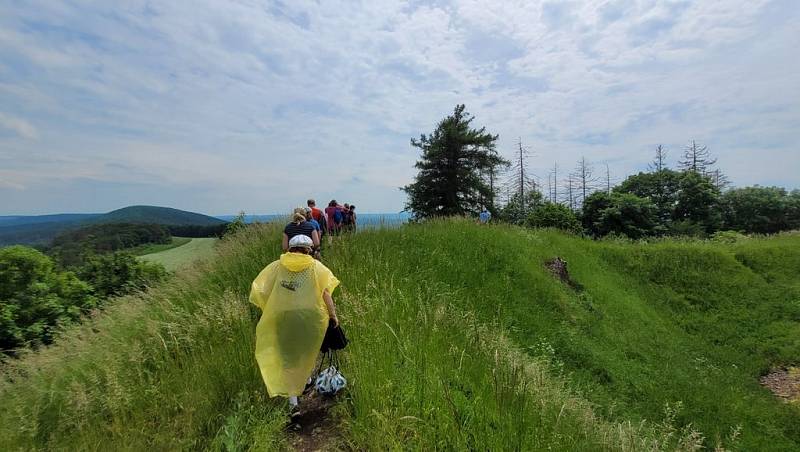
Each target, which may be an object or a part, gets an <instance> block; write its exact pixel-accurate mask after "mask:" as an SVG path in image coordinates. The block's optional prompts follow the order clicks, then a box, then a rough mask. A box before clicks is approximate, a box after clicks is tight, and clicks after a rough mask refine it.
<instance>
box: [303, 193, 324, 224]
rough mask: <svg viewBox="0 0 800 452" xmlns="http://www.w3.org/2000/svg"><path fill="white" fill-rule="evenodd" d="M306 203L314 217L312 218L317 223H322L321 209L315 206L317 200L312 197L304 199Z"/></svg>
mask: <svg viewBox="0 0 800 452" xmlns="http://www.w3.org/2000/svg"><path fill="white" fill-rule="evenodd" d="M306 205H307V206H308V208H309V209H311V216H312V217H314V219H315V220H317V222H318V223H320V224H322V222H321V221H322V216H323V214H322V210H320V209H318V208H317V202H316V201H314V200H313V199H309V200H308V201H306Z"/></svg>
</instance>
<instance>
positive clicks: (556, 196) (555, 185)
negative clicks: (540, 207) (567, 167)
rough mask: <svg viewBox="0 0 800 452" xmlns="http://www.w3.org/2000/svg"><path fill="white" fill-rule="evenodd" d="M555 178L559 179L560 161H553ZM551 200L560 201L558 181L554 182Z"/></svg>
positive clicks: (555, 179)
mask: <svg viewBox="0 0 800 452" xmlns="http://www.w3.org/2000/svg"><path fill="white" fill-rule="evenodd" d="M553 180H554V181H558V162H554V163H553ZM550 201H551V202H557V201H558V183H554V184H553V192H552V193H550Z"/></svg>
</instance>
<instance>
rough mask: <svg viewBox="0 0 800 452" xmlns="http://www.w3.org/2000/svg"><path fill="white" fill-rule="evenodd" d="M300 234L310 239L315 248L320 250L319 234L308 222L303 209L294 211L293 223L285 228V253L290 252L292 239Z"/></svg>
mask: <svg viewBox="0 0 800 452" xmlns="http://www.w3.org/2000/svg"><path fill="white" fill-rule="evenodd" d="M300 234H302V235H305V236H308V237H310V238H311V240H312V242H313V243H314V246H315V247H317V248H319V233H318V232H317V231H316V230H315V229H314V226H313V225H312V224H311V223H309V222H308V221H306V209H305V208H303V207H298V208H296V209H294V213H293V214H292V221H291V223H289V224H287V225H286V227H285V228H283V243H282V248H283V251H284V252H286V251H289V241H290V240H291V239H292V237H294V236H297V235H300Z"/></svg>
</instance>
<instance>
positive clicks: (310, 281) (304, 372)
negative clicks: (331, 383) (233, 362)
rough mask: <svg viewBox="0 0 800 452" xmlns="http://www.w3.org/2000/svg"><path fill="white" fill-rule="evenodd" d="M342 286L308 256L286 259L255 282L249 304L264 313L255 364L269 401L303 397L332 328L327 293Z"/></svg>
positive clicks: (261, 274) (289, 256)
mask: <svg viewBox="0 0 800 452" xmlns="http://www.w3.org/2000/svg"><path fill="white" fill-rule="evenodd" d="M338 285H339V280H338V279H336V277H335V276H333V273H332V272H331V271H330V270H329V269H328V268H327V267H326V266H324V265H323V264H322V263H321V262H319V261H317V260H314V258H312V257H311V256H309V255H306V254H300V253H285V254H283V255H281V258H280V260H277V261H275V262H273V263H271V264H269V265H268V266H267V267H266V268H264V270H262V271H261V273H260V274H259V275H258V277H256V279H255V280H254V281H253V286H252V289H251V290H250V302H251V303H253V304H255V305H256V306H258V307H259V308H261V310H262V311H263V312H262V314H261V320H260V321H259V322H258V326H257V327H256V361H258V367H259V368H260V369H261V376H262V377H263V378H264V384H266V385H267V392H268V393H269V395H270V397H275V396H286V397H288V396H299V395H301V394H302V393H303V389H304V388H305V385H306V381H307V380H308V377H309V376H311V372H312V371H313V370H314V365H315V364H316V359H317V354H318V353H319V347H320V345H322V339H323V338H324V337H325V330H326V329H327V328H328V310H327V308H326V307H325V302H324V301H323V299H322V292H323V291H324V290H325V289H328V293H330V294H333V290H334V289H336V286H338Z"/></svg>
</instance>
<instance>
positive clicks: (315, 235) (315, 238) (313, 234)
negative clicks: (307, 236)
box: [311, 229, 319, 248]
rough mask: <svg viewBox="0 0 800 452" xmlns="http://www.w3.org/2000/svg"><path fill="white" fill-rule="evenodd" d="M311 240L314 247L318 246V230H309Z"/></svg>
mask: <svg viewBox="0 0 800 452" xmlns="http://www.w3.org/2000/svg"><path fill="white" fill-rule="evenodd" d="M311 242H313V243H314V248H319V231H317V230H316V229H314V230H313V231H311Z"/></svg>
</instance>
